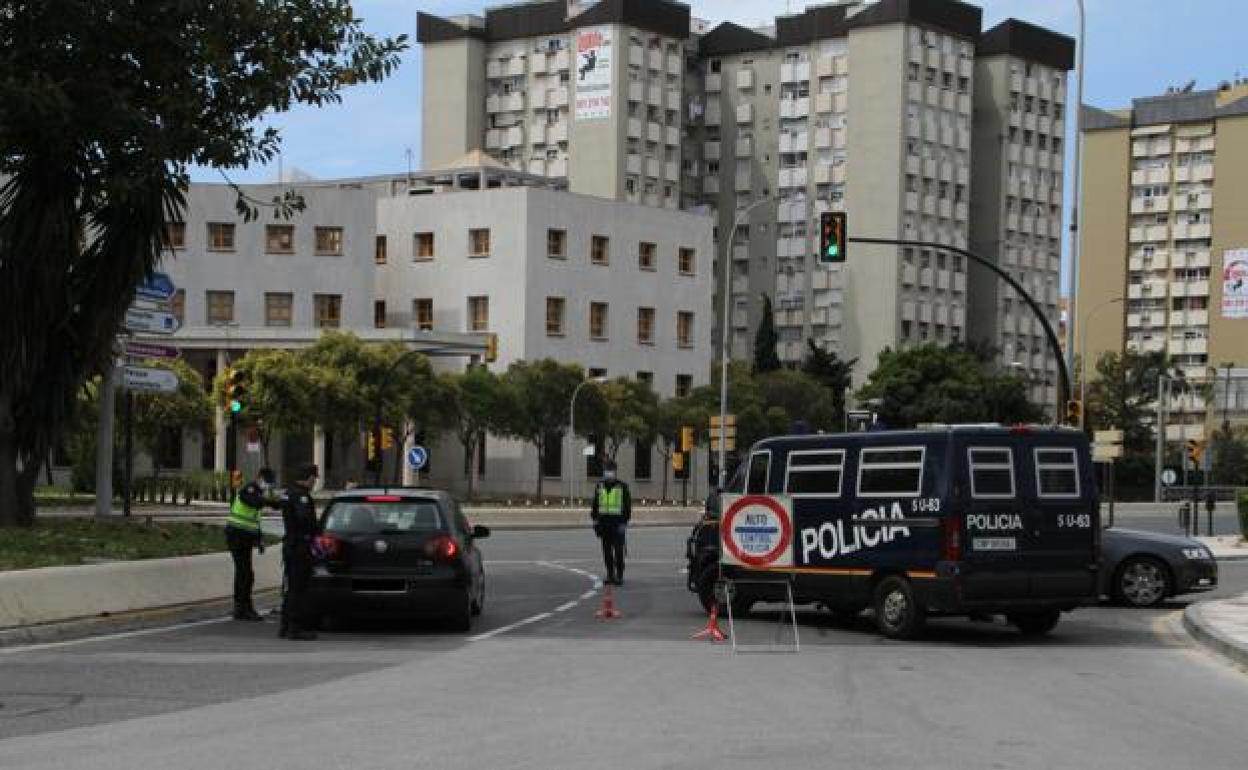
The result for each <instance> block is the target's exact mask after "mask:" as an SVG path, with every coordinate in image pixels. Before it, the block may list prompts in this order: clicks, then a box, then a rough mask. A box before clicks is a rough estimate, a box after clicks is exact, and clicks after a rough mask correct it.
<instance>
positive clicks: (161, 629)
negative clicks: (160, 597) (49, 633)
mask: <svg viewBox="0 0 1248 770" xmlns="http://www.w3.org/2000/svg"><path fill="white" fill-rule="evenodd" d="M230 620H233V618H232V617H230V616H229V615H225V616H223V617H220V618H209V619H208V620H192V621H189V622H187V623H176V624H174V625H171V626H157V627H155V628H141V629H138V630H136V631H118V632H117V633H115V634H104V635H102V636H84V637H83V638H81V639H69V640H67V641H64V642H44V643H42V644H27V645H23V646H21V647H0V655H12V654H14V653H18V652H32V651H42V650H56V649H60V648H63V647H75V646H77V645H80V644H88V643H94V642H109V641H112V640H114V639H131V638H134V637H136V636H150V635H152V634H162V633H165V632H168V631H180V630H182V629H184V628H196V627H198V626H207V625H212V624H214V623H225V622H227V621H230Z"/></svg>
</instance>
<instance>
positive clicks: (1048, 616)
mask: <svg viewBox="0 0 1248 770" xmlns="http://www.w3.org/2000/svg"><path fill="white" fill-rule="evenodd" d="M1061 619H1062V611H1061V610H1044V611H1041V612H1023V613H1018V614H1016V615H1010V616H1009V620H1010V622H1011V623H1013V624H1014V625H1015V626H1017V627H1018V630H1019V632H1020V633H1022V635H1023V636H1044V635H1045V634H1047V633H1049V632H1050V631H1052V630H1053V629H1054V627H1056V626H1057V622H1058V621H1059V620H1061Z"/></svg>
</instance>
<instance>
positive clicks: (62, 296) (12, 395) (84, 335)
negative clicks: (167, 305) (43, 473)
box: [0, 0, 406, 527]
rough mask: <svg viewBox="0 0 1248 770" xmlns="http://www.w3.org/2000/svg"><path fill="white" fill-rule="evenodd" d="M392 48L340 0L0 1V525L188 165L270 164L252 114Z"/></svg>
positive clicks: (289, 203) (149, 256)
mask: <svg viewBox="0 0 1248 770" xmlns="http://www.w3.org/2000/svg"><path fill="white" fill-rule="evenodd" d="M153 20H159V22H158V23H156V22H154V21H153ZM405 44H406V41H405V39H404V38H402V37H400V38H396V39H393V40H392V39H383V40H377V39H374V38H373V37H370V36H368V35H366V34H364V33H363V32H362V30H361V23H360V21H359V20H358V19H356V18H355V15H354V13H353V11H352V9H351V5H350V3H349V1H348V0H297V1H296V0H223V2H218V3H202V2H200V3H196V2H185V1H184V0H131V2H127V3H115V2H99V0H43V1H42V2H25V1H23V0H18V2H16V3H12V2H11V3H8V4H6V6H5V10H4V11H0V104H3V105H4V108H3V110H0V179H4V180H5V181H4V182H3V183H2V185H0V372H3V373H4V374H3V376H2V377H0V527H5V526H15V525H30V524H31V523H33V521H34V515H35V506H34V495H33V491H34V482H35V479H36V478H37V474H38V471H39V467H40V466H41V465H42V463H43V460H44V458H45V457H46V456H47V454H48V452H49V450H50V449H51V448H52V446H53V444H54V443H55V441H56V440H57V439H58V437H59V436H60V435H61V431H62V429H63V427H64V426H65V421H66V418H67V416H68V414H69V412H70V410H71V408H72V406H73V403H74V398H75V395H76V394H77V392H78V391H79V389H80V388H81V387H82V386H83V383H85V382H87V381H88V380H89V379H90V378H91V377H93V376H94V375H96V374H98V373H100V372H101V371H103V369H104V367H105V365H106V364H107V362H108V359H109V357H110V356H111V355H112V343H113V338H114V335H115V334H116V332H117V330H118V328H119V327H120V326H121V322H122V319H123V317H124V313H125V309H126V307H127V306H128V305H129V304H130V302H131V300H132V299H133V297H134V287H135V285H136V284H137V283H139V281H140V280H142V279H143V278H144V276H146V275H150V273H151V271H152V269H153V268H154V267H155V265H156V264H157V262H158V261H159V260H160V258H161V256H162V249H161V234H162V231H163V229H164V226H165V224H166V223H167V222H171V221H177V220H180V219H181V213H182V210H183V209H184V207H185V204H186V200H185V193H184V191H185V189H186V185H187V181H188V175H187V169H188V167H189V166H190V165H192V164H198V165H202V166H208V167H211V168H217V169H222V170H224V169H230V168H238V167H246V166H248V165H250V164H253V163H264V162H267V161H269V160H271V159H272V158H274V157H275V156H276V154H277V152H278V149H279V146H280V137H279V134H278V132H277V131H276V130H275V129H272V128H268V129H264V130H260V129H259V128H258V121H259V120H260V119H261V118H263V117H265V116H266V115H268V114H270V113H272V112H282V111H285V110H288V109H290V108H291V107H292V106H294V105H295V104H299V103H303V104H312V105H324V104H327V103H333V102H337V101H339V100H340V98H341V97H340V91H341V90H342V88H344V87H345V86H347V85H349V84H351V83H354V82H358V81H379V80H382V79H383V78H385V77H386V76H387V75H388V74H389V73H390V72H391V71H392V70H393V68H394V67H395V66H397V63H398V53H399V52H400V51H401V50H402V49H403V48H404V47H405ZM255 203H256V202H253V201H248V200H245V199H244V198H243V197H242V195H241V193H240V198H239V205H240V208H241V209H242V210H243V211H245V212H246V213H248V214H249V215H250V214H253V213H254V211H255ZM298 205H299V201H298V200H297V199H295V198H292V197H287V198H284V199H280V200H278V201H276V202H275V207H276V208H277V209H278V210H279V212H281V213H289V212H290V211H291V210H294V209H295V208H297V207H298Z"/></svg>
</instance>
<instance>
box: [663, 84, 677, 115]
mask: <svg viewBox="0 0 1248 770" xmlns="http://www.w3.org/2000/svg"><path fill="white" fill-rule="evenodd" d="M664 106H665V107H666V108H667V109H669V110H675V111H679V110H680V89H679V88H669V89H667V100H666V102H665V103H664Z"/></svg>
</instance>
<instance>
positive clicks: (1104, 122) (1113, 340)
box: [1075, 81, 1248, 439]
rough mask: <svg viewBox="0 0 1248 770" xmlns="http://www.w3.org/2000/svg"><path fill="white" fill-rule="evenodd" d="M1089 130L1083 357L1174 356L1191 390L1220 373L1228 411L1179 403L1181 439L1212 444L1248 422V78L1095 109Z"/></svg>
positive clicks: (1079, 343)
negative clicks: (1207, 437) (1231, 424)
mask: <svg viewBox="0 0 1248 770" xmlns="http://www.w3.org/2000/svg"><path fill="white" fill-rule="evenodd" d="M1083 123H1084V132H1085V138H1084V142H1085V144H1084V158H1085V160H1084V179H1085V181H1084V196H1083V205H1082V207H1081V209H1082V211H1083V216H1082V217H1081V219H1082V220H1083V226H1082V229H1081V234H1080V254H1081V256H1080V270H1079V295H1078V298H1077V299H1078V302H1077V304H1076V311H1077V313H1078V319H1077V321H1078V323H1076V333H1077V335H1078V336H1077V339H1076V340H1075V349H1076V352H1077V353H1078V354H1080V355H1081V356H1082V357H1084V358H1085V359H1086V360H1088V361H1095V360H1096V359H1097V358H1099V357H1100V356H1101V355H1102V354H1104V353H1106V352H1110V351H1113V352H1117V351H1121V350H1123V349H1124V348H1126V349H1130V350H1136V351H1144V352H1165V353H1167V354H1168V355H1169V357H1170V359H1171V361H1172V362H1173V364H1174V365H1175V366H1176V367H1177V368H1179V369H1181V370H1182V371H1183V373H1184V374H1185V375H1186V378H1187V379H1188V380H1191V381H1197V382H1199V381H1202V380H1209V379H1210V378H1212V377H1214V376H1215V375H1216V377H1217V380H1216V381H1215V382H1217V383H1218V384H1216V385H1215V387H1214V388H1213V394H1214V396H1215V399H1216V401H1214V402H1211V403H1208V404H1207V403H1205V400H1204V399H1202V398H1200V397H1199V396H1198V395H1191V394H1189V395H1186V396H1183V397H1181V398H1177V399H1175V400H1174V401H1173V403H1171V405H1170V406H1171V415H1170V418H1169V420H1168V424H1167V435H1168V436H1169V438H1171V439H1178V438H1181V437H1187V438H1199V437H1202V436H1203V435H1204V433H1205V430H1206V424H1207V422H1208V421H1209V420H1214V421H1217V422H1219V423H1220V421H1221V420H1222V418H1223V416H1224V414H1225V416H1227V417H1228V418H1234V419H1236V420H1238V419H1241V418H1242V417H1244V416H1245V415H1244V414H1243V412H1244V409H1245V403H1244V399H1243V396H1242V394H1240V393H1239V391H1240V390H1242V387H1241V384H1240V381H1241V380H1242V379H1243V378H1242V377H1241V376H1240V375H1241V374H1243V372H1237V371H1236V370H1237V369H1239V368H1240V367H1244V366H1245V365H1246V364H1248V217H1245V216H1244V212H1245V211H1246V210H1248V173H1246V170H1248V81H1241V82H1237V83H1224V84H1222V85H1221V86H1220V87H1219V88H1218V89H1216V90H1211V91H1192V90H1190V88H1187V89H1179V90H1175V91H1171V92H1170V93H1167V94H1164V95H1162V96H1155V97H1148V98H1143V99H1136V100H1135V101H1134V102H1133V104H1132V106H1131V107H1130V108H1128V109H1120V110H1101V109H1096V108H1092V107H1087V108H1085V113H1084V120H1083ZM1228 368H1229V369H1230V371H1231V375H1232V378H1233V380H1234V383H1235V384H1234V386H1233V390H1234V392H1232V387H1231V386H1229V385H1226V384H1223V381H1224V378H1225V377H1226V374H1227V369H1228ZM1228 401H1229V403H1228Z"/></svg>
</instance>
